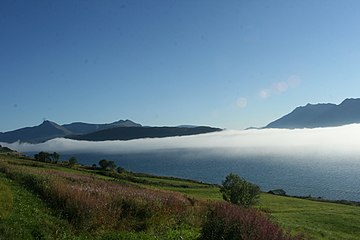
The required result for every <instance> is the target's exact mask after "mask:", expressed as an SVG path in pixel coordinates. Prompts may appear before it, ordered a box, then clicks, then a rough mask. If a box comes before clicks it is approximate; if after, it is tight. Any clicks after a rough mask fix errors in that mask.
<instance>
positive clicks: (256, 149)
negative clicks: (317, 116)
mask: <svg viewBox="0 0 360 240" xmlns="http://www.w3.org/2000/svg"><path fill="white" fill-rule="evenodd" d="M0 144H1V145H3V146H7V147H10V148H12V149H14V150H17V151H20V152H39V151H48V152H53V151H56V152H60V153H104V154H122V153H139V152H148V151H161V150H169V149H183V150H186V149H188V150H205V151H204V152H205V153H211V152H218V153H219V152H220V153H223V154H228V155H238V154H241V155H267V154H276V155H296V156H302V155H304V156H306V155H311V156H314V155H319V156H337V155H341V156H352V157H359V158H360V124H352V125H347V126H341V127H332V128H316V129H294V130H289V129H261V130H241V131H240V130H224V131H222V132H216V133H209V134H202V135H194V136H183V137H168V138H147V139H137V140H130V141H101V142H91V141H77V140H71V139H64V138H57V139H52V140H50V141H47V142H44V143H40V144H30V143H19V142H15V143H11V144H8V143H0Z"/></svg>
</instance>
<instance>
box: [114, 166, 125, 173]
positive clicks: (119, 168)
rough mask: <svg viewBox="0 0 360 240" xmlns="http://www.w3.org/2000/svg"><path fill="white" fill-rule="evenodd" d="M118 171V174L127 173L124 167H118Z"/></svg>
mask: <svg viewBox="0 0 360 240" xmlns="http://www.w3.org/2000/svg"><path fill="white" fill-rule="evenodd" d="M116 171H117V172H118V173H123V172H125V169H124V168H123V167H118V168H117V169H116Z"/></svg>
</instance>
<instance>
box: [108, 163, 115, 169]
mask: <svg viewBox="0 0 360 240" xmlns="http://www.w3.org/2000/svg"><path fill="white" fill-rule="evenodd" d="M108 168H110V169H111V170H114V169H115V168H116V163H115V162H114V161H108Z"/></svg>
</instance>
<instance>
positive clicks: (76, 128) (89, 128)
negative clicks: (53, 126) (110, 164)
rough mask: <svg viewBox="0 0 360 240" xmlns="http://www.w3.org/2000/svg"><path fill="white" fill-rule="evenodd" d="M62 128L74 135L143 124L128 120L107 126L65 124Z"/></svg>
mask: <svg viewBox="0 0 360 240" xmlns="http://www.w3.org/2000/svg"><path fill="white" fill-rule="evenodd" d="M62 126H63V127H64V128H66V129H68V130H69V131H71V132H72V133H73V134H86V133H90V132H95V131H99V130H104V129H109V128H113V127H141V124H139V123H135V122H133V121H131V120H128V119H126V120H119V121H117V122H113V123H105V124H92V123H83V122H75V123H70V124H64V125H62Z"/></svg>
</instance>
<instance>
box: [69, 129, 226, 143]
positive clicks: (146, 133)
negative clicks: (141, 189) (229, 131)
mask: <svg viewBox="0 0 360 240" xmlns="http://www.w3.org/2000/svg"><path fill="white" fill-rule="evenodd" d="M221 130H222V129H220V128H212V127H193V128H189V127H141V128H139V127H126V128H124V127H116V128H111V129H105V130H100V131H97V132H93V133H89V134H84V135H77V136H68V138H71V139H75V140H87V141H106V140H131V139H139V138H161V137H173V136H186V135H195V134H202V133H210V132H216V131H221Z"/></svg>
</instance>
